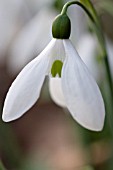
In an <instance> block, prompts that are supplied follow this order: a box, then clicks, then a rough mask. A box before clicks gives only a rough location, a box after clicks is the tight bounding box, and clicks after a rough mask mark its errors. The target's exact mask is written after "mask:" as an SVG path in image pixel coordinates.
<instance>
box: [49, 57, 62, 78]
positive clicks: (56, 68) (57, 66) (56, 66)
mask: <svg viewBox="0 0 113 170" xmlns="http://www.w3.org/2000/svg"><path fill="white" fill-rule="evenodd" d="M62 66H63V63H62V61H60V60H56V61H55V62H54V63H53V65H52V68H51V74H52V76H53V77H55V76H56V75H59V77H61V71H62Z"/></svg>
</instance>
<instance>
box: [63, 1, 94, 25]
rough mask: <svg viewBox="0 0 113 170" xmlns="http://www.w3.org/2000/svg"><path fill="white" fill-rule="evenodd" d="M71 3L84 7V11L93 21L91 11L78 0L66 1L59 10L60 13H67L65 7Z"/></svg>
mask: <svg viewBox="0 0 113 170" xmlns="http://www.w3.org/2000/svg"><path fill="white" fill-rule="evenodd" d="M71 5H78V6H80V7H81V8H82V9H84V11H85V12H86V13H87V15H88V16H89V18H90V19H91V21H92V22H95V20H94V18H93V17H92V15H91V13H90V12H89V11H88V10H87V8H86V7H85V6H84V5H83V4H81V3H80V2H78V1H70V2H67V3H66V4H65V5H64V6H63V9H62V11H61V14H66V13H67V9H68V7H69V6H71Z"/></svg>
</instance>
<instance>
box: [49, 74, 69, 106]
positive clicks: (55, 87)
mask: <svg viewBox="0 0 113 170" xmlns="http://www.w3.org/2000/svg"><path fill="white" fill-rule="evenodd" d="M49 90H50V95H51V98H52V99H53V101H54V102H55V103H56V104H57V105H59V106H61V107H66V103H65V99H64V95H63V91H62V86H61V78H59V77H56V78H50V79H49Z"/></svg>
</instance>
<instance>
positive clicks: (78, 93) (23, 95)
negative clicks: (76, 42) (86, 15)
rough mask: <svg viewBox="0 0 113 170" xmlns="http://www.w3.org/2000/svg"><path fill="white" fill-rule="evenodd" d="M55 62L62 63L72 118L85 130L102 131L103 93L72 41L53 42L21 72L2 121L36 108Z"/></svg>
mask: <svg viewBox="0 0 113 170" xmlns="http://www.w3.org/2000/svg"><path fill="white" fill-rule="evenodd" d="M56 60H57V61H59V60H60V61H61V62H63V66H62V70H61V84H62V91H63V96H64V99H65V103H66V106H67V108H68V110H69V111H70V113H71V115H72V116H73V118H74V119H75V120H76V121H77V122H78V123H80V124H81V125H82V126H83V127H85V128H88V129H91V130H95V131H99V130H101V129H102V128H103V124H104V117H105V109H104V103H103V99H102V96H101V93H100V91H99V88H98V86H97V84H96V82H95V80H94V79H93V78H92V76H91V74H90V73H89V71H88V69H87V67H86V65H85V64H84V62H83V61H82V60H81V58H80V57H79V55H78V53H77V52H76V50H75V48H74V47H73V45H72V44H71V42H70V40H69V39H65V40H61V39H53V40H52V41H51V42H50V43H49V45H48V46H47V47H46V48H45V50H44V51H43V52H42V53H41V54H40V55H39V56H38V57H36V58H35V59H34V60H32V61H31V62H30V63H29V64H27V65H26V67H25V68H24V69H23V70H22V71H21V72H20V74H19V75H18V76H17V78H16V79H15V81H14V82H13V83H12V85H11V87H10V89H9V92H8V93H7V96H6V99H5V103H4V108H3V115H2V118H3V120H4V121H6V122H8V121H11V120H14V119H17V118H19V117H20V116H22V115H23V114H24V113H25V112H26V111H27V110H29V109H30V108H31V107H32V106H33V105H34V103H35V102H36V101H37V99H38V98H39V96H40V91H41V88H42V85H43V82H44V79H45V76H46V75H49V76H51V67H52V69H53V63H55V61H56ZM56 66H57V65H56ZM54 69H56V70H55V73H56V76H58V74H59V75H60V73H59V70H58V68H57V67H56V68H55V67H54ZM57 71H58V72H57ZM57 73H58V74H57ZM55 88H57V87H55Z"/></svg>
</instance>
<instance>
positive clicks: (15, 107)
mask: <svg viewBox="0 0 113 170" xmlns="http://www.w3.org/2000/svg"><path fill="white" fill-rule="evenodd" d="M55 41H56V40H55V39H53V40H52V41H51V42H50V44H49V45H48V46H47V47H46V48H45V50H44V51H43V52H42V53H41V54H40V55H39V56H38V57H37V58H35V59H34V60H32V61H31V62H30V63H29V64H28V65H26V67H25V68H24V69H23V70H22V71H21V72H20V74H19V75H18V76H17V78H16V79H15V81H14V82H13V83H12V85H11V87H10V89H9V91H8V93H7V96H6V100H5V103H4V108H3V115H2V119H3V120H4V121H6V122H8V121H11V120H14V119H17V118H19V117H20V116H22V115H23V114H24V113H25V112H26V111H27V110H28V109H30V108H31V107H32V106H33V104H34V103H35V102H36V100H37V99H38V98H39V95H40V91H41V87H42V84H43V82H44V79H45V75H46V74H47V71H48V66H49V61H50V57H49V56H50V53H51V50H52V48H53V46H54V44H55Z"/></svg>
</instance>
